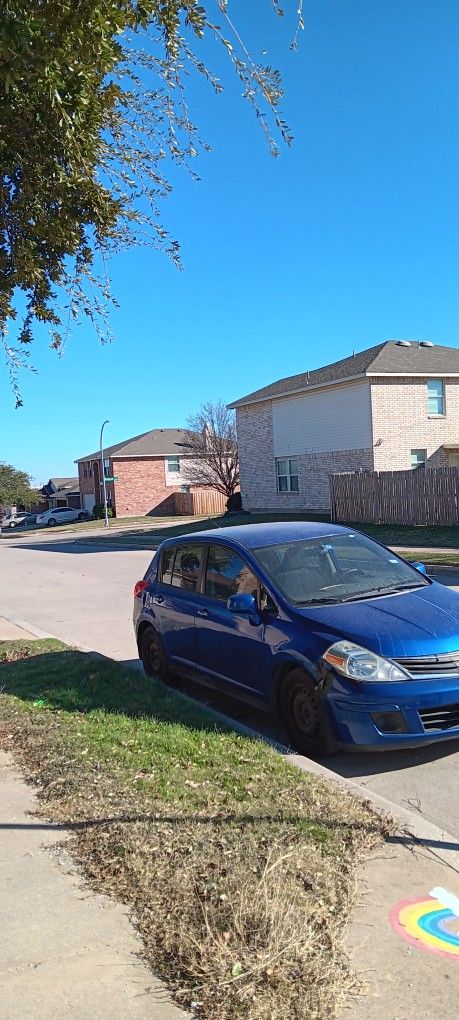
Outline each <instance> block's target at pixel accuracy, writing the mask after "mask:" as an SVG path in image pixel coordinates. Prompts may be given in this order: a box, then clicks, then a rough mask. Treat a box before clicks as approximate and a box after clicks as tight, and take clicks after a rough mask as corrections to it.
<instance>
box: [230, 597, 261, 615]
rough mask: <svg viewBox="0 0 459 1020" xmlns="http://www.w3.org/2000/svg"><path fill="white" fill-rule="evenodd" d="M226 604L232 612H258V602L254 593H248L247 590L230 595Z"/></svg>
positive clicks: (246, 613) (247, 613) (248, 613)
mask: <svg viewBox="0 0 459 1020" xmlns="http://www.w3.org/2000/svg"><path fill="white" fill-rule="evenodd" d="M226 605H227V608H228V609H229V611H230V613H244V615H246V616H250V615H251V614H252V613H256V612H257V603H256V601H255V599H254V597H253V595H248V594H246V593H245V592H239V593H238V594H237V595H230V597H229V599H228V602H227V603H226Z"/></svg>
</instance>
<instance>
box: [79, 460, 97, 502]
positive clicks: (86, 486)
mask: <svg viewBox="0 0 459 1020" xmlns="http://www.w3.org/2000/svg"><path fill="white" fill-rule="evenodd" d="M78 477H79V480H80V503H81V506H84V497H85V496H95V499H96V503H98V502H99V500H98V499H97V495H96V493H95V491H94V474H93V475H92V477H91V478H89V477H88V476H87V475H86V477H85V476H84V471H83V464H82V463H80V464H78Z"/></svg>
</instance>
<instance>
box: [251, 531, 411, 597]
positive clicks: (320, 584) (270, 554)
mask: <svg viewBox="0 0 459 1020" xmlns="http://www.w3.org/2000/svg"><path fill="white" fill-rule="evenodd" d="M255 556H256V558H257V560H258V561H259V563H260V565H261V566H262V568H263V569H264V571H265V573H266V574H267V575H268V577H269V578H270V579H271V581H272V582H273V584H275V585H276V587H277V588H278V589H279V591H281V592H282V594H283V595H284V596H285V597H286V598H287V599H288V601H289V602H292V603H293V604H294V605H303V606H306V605H313V604H315V603H317V604H320V603H322V604H326V603H328V602H330V603H334V604H336V603H338V602H352V601H353V600H354V599H365V598H374V597H375V596H377V595H382V594H384V593H385V594H391V593H395V592H398V591H404V590H408V589H409V588H421V587H423V586H424V585H426V584H429V583H430V582H429V581H428V580H427V579H424V578H423V577H422V576H421V575H420V574H419V573H418V572H417V571H416V570H415V569H414V568H413V567H411V566H410V565H409V564H408V563H405V562H404V560H401V559H400V558H399V557H398V556H396V555H394V553H392V552H391V551H390V550H389V549H385V548H384V547H383V546H380V545H377V543H376V542H372V540H371V539H370V538H366V537H365V536H364V535H358V534H354V533H349V534H347V535H337V534H332V535H329V536H327V537H324V538H321V539H306V540H303V541H299V542H286V543H284V544H282V545H275V546H272V545H271V546H267V547H266V548H264V549H263V548H261V549H257V550H255Z"/></svg>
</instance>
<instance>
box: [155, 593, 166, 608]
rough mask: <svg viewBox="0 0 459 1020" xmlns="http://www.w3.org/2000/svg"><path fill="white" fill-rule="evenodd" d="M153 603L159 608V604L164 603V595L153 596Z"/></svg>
mask: <svg viewBox="0 0 459 1020" xmlns="http://www.w3.org/2000/svg"><path fill="white" fill-rule="evenodd" d="M153 602H156V603H157V605H158V606H160V605H161V602H164V595H155V597H154V599H153Z"/></svg>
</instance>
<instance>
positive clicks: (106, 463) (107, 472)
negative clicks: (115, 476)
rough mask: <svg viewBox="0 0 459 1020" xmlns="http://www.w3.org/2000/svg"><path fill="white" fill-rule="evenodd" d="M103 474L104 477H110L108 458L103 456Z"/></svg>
mask: <svg viewBox="0 0 459 1020" xmlns="http://www.w3.org/2000/svg"><path fill="white" fill-rule="evenodd" d="M104 475H105V477H106V478H110V458H109V457H104Z"/></svg>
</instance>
